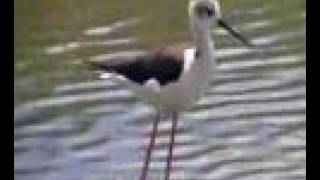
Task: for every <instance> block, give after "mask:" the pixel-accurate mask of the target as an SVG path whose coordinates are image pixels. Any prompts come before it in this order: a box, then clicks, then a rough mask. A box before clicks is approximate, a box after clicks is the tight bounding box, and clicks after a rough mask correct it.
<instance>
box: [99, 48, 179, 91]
mask: <svg viewBox="0 0 320 180" xmlns="http://www.w3.org/2000/svg"><path fill="white" fill-rule="evenodd" d="M183 52H184V47H171V48H158V49H156V50H154V51H152V52H151V53H150V54H148V55H146V56H142V57H138V58H136V59H134V60H130V61H126V60H121V59H118V60H112V61H106V62H103V63H101V62H100V63H97V62H95V63H93V65H94V67H96V68H99V69H101V70H103V71H107V72H113V73H117V74H120V75H123V76H125V77H126V78H127V79H129V80H130V81H133V82H135V83H138V84H144V83H145V82H146V81H147V80H149V79H152V78H154V79H156V80H157V81H158V82H159V84H160V85H166V84H168V83H170V82H175V81H177V80H178V79H179V77H180V75H181V73H182V71H183V64H184V60H183Z"/></svg>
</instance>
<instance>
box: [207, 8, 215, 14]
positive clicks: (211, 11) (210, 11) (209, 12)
mask: <svg viewBox="0 0 320 180" xmlns="http://www.w3.org/2000/svg"><path fill="white" fill-rule="evenodd" d="M207 13H208V16H212V15H213V13H214V11H213V10H212V9H209V8H208V9H207Z"/></svg>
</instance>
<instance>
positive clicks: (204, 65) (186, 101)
mask: <svg viewBox="0 0 320 180" xmlns="http://www.w3.org/2000/svg"><path fill="white" fill-rule="evenodd" d="M193 53H194V51H193ZM193 57H194V56H193ZM204 58H208V59H210V60H203V59H198V60H197V61H193V62H188V61H187V62H186V63H185V65H187V66H188V67H187V68H186V67H185V69H186V70H185V71H184V72H183V73H182V75H181V77H180V78H179V80H178V81H177V82H172V83H169V84H167V85H165V86H163V87H160V86H159V85H157V84H155V83H154V84H152V83H150V86H149V87H151V88H145V89H144V90H142V91H141V89H139V90H137V93H138V94H140V95H141V96H142V97H144V99H145V100H146V101H147V102H149V103H152V104H155V105H157V106H161V107H162V108H164V109H168V110H182V109H185V108H188V107H189V106H190V105H192V104H193V103H194V102H196V100H197V99H198V98H199V97H200V96H201V95H203V93H204V92H205V90H206V89H207V87H208V83H209V79H210V76H212V65H213V59H212V58H213V57H212V56H211V57H204ZM211 59H212V60H211ZM151 81H152V80H151ZM151 81H150V82H151ZM157 86H158V87H157Z"/></svg>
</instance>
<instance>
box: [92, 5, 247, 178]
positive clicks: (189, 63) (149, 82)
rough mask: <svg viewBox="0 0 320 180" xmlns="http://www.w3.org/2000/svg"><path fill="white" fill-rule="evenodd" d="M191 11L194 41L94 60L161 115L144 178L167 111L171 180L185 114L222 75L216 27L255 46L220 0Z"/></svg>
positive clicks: (167, 174)
mask: <svg viewBox="0 0 320 180" xmlns="http://www.w3.org/2000/svg"><path fill="white" fill-rule="evenodd" d="M187 12H188V15H189V26H190V32H191V40H192V41H191V42H188V43H178V44H175V45H172V46H160V47H157V48H155V49H153V50H151V51H149V52H147V53H146V54H143V55H141V56H137V57H135V58H133V59H129V60H125V59H117V60H112V61H110V60H108V61H105V62H104V61H96V62H95V61H92V62H91V65H92V67H94V69H96V70H100V71H102V73H105V74H110V73H111V74H114V75H117V76H118V77H119V76H120V77H121V78H123V79H125V81H127V82H129V83H130V87H131V89H132V90H133V91H134V92H135V93H136V95H137V96H139V97H141V98H142V99H143V100H144V101H145V102H147V103H149V104H151V105H153V107H154V108H155V111H156V115H155V119H154V121H153V125H152V132H151V135H150V141H149V144H148V147H147V150H146V155H145V160H144V163H143V167H142V169H141V174H140V178H139V179H140V180H145V179H146V178H147V174H148V168H149V164H150V159H151V155H152V150H153V148H154V145H155V139H156V136H157V132H158V123H159V121H160V119H161V118H160V115H161V113H167V114H169V115H170V117H171V120H172V121H171V122H172V124H171V132H170V142H169V147H168V148H169V149H168V154H167V159H166V168H165V176H164V177H165V180H169V179H170V172H171V168H172V159H173V150H174V144H175V132H176V129H177V121H178V119H179V115H180V113H182V112H183V111H185V110H186V109H187V108H189V107H191V106H192V105H193V104H194V103H195V102H196V101H197V99H199V98H200V97H201V95H203V94H204V93H205V90H206V89H207V87H208V84H209V79H210V77H214V74H215V73H216V71H215V67H216V63H215V55H216V51H215V46H214V38H212V29H213V28H214V27H215V25H219V26H221V27H222V28H224V29H225V30H227V31H228V32H229V33H230V34H231V35H233V36H234V37H236V38H238V39H239V40H240V41H242V42H243V43H244V44H245V45H247V46H252V44H251V43H250V42H249V41H248V40H247V39H246V38H245V37H244V36H242V35H241V34H240V33H239V32H237V31H236V30H235V29H233V28H232V27H231V26H229V25H228V23H226V21H224V20H223V19H222V15H221V12H220V5H219V2H218V0H190V1H189V6H188V9H187ZM102 75H103V74H102Z"/></svg>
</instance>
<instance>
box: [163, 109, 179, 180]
mask: <svg viewBox="0 0 320 180" xmlns="http://www.w3.org/2000/svg"><path fill="white" fill-rule="evenodd" d="M178 118H179V117H178V112H173V113H172V127H171V135H170V144H169V153H168V156H167V166H166V172H165V180H170V172H171V167H172V158H173V148H174V136H175V133H176V130H177V122H178Z"/></svg>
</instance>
